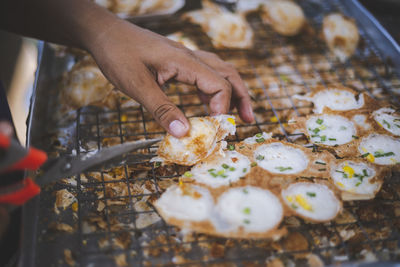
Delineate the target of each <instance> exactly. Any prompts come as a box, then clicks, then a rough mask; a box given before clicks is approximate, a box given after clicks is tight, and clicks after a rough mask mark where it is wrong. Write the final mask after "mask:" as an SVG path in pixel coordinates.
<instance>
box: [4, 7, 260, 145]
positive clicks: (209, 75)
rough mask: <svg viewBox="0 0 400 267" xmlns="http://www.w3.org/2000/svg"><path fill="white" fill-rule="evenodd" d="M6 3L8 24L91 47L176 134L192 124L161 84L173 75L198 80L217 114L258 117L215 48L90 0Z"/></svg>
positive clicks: (119, 83)
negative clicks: (192, 44) (189, 44)
mask: <svg viewBox="0 0 400 267" xmlns="http://www.w3.org/2000/svg"><path fill="white" fill-rule="evenodd" d="M0 2H1V3H0V27H1V28H2V29H4V30H7V31H11V32H15V33H18V34H22V35H25V36H30V37H35V38H38V39H42V40H46V41H50V42H54V43H60V44H65V45H71V46H75V47H79V48H82V49H85V50H87V51H88V52H89V53H91V54H92V56H93V57H94V59H95V60H96V62H97V64H98V65H99V67H100V69H101V70H102V71H103V73H104V75H105V76H106V77H107V78H108V79H109V80H110V82H111V83H113V84H114V85H115V86H116V87H117V88H119V89H120V90H121V91H123V92H124V93H126V94H127V95H129V96H130V97H132V98H133V99H135V100H137V101H138V102H140V103H141V104H142V105H143V106H144V107H145V108H146V109H147V110H148V111H149V112H151V113H152V115H153V117H154V118H155V119H156V120H157V121H158V123H160V125H161V126H163V127H164V129H166V130H167V131H168V132H169V133H171V134H172V135H174V136H176V137H181V136H184V135H185V134H186V133H187V131H188V129H189V124H188V121H187V119H186V118H185V116H184V114H183V113H182V112H181V111H180V110H179V109H178V108H177V107H176V106H175V105H174V104H172V102H170V101H169V99H168V97H167V96H166V95H165V94H164V93H163V92H162V90H161V89H160V86H161V85H162V84H164V83H165V82H166V81H168V80H169V79H172V78H174V79H176V80H178V81H181V82H185V83H189V84H193V85H196V86H197V87H198V89H199V91H200V94H201V95H203V96H205V97H202V99H203V100H205V101H206V102H207V104H209V105H210V109H211V112H212V114H220V113H227V112H228V111H229V108H230V106H231V105H232V106H233V107H237V108H238V111H239V115H240V117H241V118H242V119H243V120H244V121H246V122H251V121H252V120H253V113H252V110H251V106H250V98H249V95H248V92H247V88H246V86H245V85H244V83H243V81H242V80H241V78H240V76H239V74H238V73H237V71H236V70H235V69H234V68H233V67H231V66H230V65H229V64H227V63H225V62H224V61H222V60H221V59H219V58H218V57H217V56H216V55H214V54H212V53H208V52H204V51H191V50H189V49H187V48H185V47H184V46H182V45H180V44H178V43H176V42H174V41H171V40H168V39H167V38H165V37H163V36H160V35H158V34H156V33H153V32H151V31H148V30H145V29H142V28H140V27H137V26H135V25H133V24H131V23H129V22H126V21H124V20H121V19H119V18H117V17H116V16H115V15H114V14H112V13H110V12H108V11H107V10H105V9H104V8H102V7H99V6H97V5H96V4H94V3H91V2H89V1H87V0H2V1H0Z"/></svg>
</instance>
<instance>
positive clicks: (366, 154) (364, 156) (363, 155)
mask: <svg viewBox="0 0 400 267" xmlns="http://www.w3.org/2000/svg"><path fill="white" fill-rule="evenodd" d="M368 155H369V152H367V153H365V154H362V155H361V157H363V158H366V157H368Z"/></svg>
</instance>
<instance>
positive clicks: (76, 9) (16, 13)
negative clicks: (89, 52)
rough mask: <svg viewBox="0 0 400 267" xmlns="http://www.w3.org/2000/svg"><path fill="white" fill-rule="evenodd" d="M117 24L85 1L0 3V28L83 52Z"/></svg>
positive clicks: (102, 11)
mask: <svg viewBox="0 0 400 267" xmlns="http://www.w3.org/2000/svg"><path fill="white" fill-rule="evenodd" d="M117 21H118V18H116V17H115V15H113V14H112V13H110V12H108V11H107V10H105V9H104V8H102V7H99V6H97V5H96V4H94V3H92V2H89V1H87V0H2V1H0V28H1V29H3V30H6V31H10V32H14V33H17V34H21V35H25V36H29V37H34V38H37V39H41V40H45V41H49V42H54V43H59V44H65V45H70V46H75V47H79V48H83V49H89V47H88V46H89V44H90V43H93V42H95V40H96V38H97V37H98V35H101V34H102V33H103V32H105V31H107V28H108V27H110V26H112V24H114V23H116V22H117Z"/></svg>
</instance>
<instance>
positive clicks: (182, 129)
mask: <svg viewBox="0 0 400 267" xmlns="http://www.w3.org/2000/svg"><path fill="white" fill-rule="evenodd" d="M169 131H170V132H171V134H172V135H173V136H176V137H182V136H184V135H185V134H186V132H187V127H186V126H185V125H184V124H183V123H182V122H181V121H179V120H174V121H173V122H171V123H170V124H169Z"/></svg>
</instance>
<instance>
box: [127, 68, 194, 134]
mask: <svg viewBox="0 0 400 267" xmlns="http://www.w3.org/2000/svg"><path fill="white" fill-rule="evenodd" d="M139 73H140V74H141V77H137V79H135V80H136V81H139V84H137V86H134V87H136V88H141V90H134V89H132V90H129V89H128V90H127V93H128V95H129V93H131V94H130V95H131V96H132V97H133V98H134V99H136V100H138V101H139V102H140V103H141V104H142V105H143V106H144V107H145V108H146V109H147V111H149V112H150V113H151V114H152V115H153V117H154V119H155V120H156V121H157V122H158V123H159V124H160V125H161V126H162V127H163V128H164V129H165V130H166V131H167V132H168V133H170V134H171V135H173V136H174V137H177V138H180V137H183V136H185V135H186V134H187V133H188V131H189V128H190V124H189V121H188V120H187V119H186V117H185V115H184V114H183V112H182V111H181V110H180V109H179V108H178V107H177V106H175V105H174V104H173V103H172V102H171V101H170V100H169V98H168V97H167V96H166V95H165V94H164V92H163V91H162V90H161V88H160V86H159V85H158V84H157V83H156V82H155V81H154V77H153V76H152V75H151V74H150V72H149V71H148V70H147V69H145V68H143V71H140V72H139Z"/></svg>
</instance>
